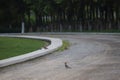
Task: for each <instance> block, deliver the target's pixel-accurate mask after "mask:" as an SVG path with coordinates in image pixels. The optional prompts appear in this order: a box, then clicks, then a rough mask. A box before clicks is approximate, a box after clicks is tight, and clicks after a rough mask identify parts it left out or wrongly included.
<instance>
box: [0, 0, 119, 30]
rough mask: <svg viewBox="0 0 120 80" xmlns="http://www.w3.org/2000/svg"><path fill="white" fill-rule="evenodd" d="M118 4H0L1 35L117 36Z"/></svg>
mask: <svg viewBox="0 0 120 80" xmlns="http://www.w3.org/2000/svg"><path fill="white" fill-rule="evenodd" d="M119 4H120V1H119V0H0V32H2V31H3V32H4V31H8V32H9V31H13V32H14V31H16V32H20V30H21V22H25V31H26V32H42V31H48V32H84V31H87V32H88V31H97V32H101V31H102V32H104V31H108V32H109V31H115V32H116V31H117V32H120V5H119Z"/></svg>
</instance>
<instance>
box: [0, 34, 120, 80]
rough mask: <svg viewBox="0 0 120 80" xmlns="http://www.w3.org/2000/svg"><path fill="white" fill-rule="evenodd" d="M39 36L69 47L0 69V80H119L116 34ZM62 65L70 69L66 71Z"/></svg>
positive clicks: (119, 50) (119, 47) (119, 39)
mask: <svg viewBox="0 0 120 80" xmlns="http://www.w3.org/2000/svg"><path fill="white" fill-rule="evenodd" d="M34 35H35V34H34ZM37 36H40V35H37ZM42 36H49V37H57V38H61V39H63V40H68V41H69V42H70V43H71V46H70V48H69V49H67V50H65V51H63V52H54V53H51V54H49V55H46V56H42V57H38V58H37V59H33V60H30V61H26V62H23V63H19V64H15V65H11V66H8V67H5V68H0V80H120V35H112V34H111V35H107V34H106V35H95V34H88V35H87V34H79V35H42ZM64 62H67V64H68V65H69V66H70V67H71V69H66V68H65V65H64Z"/></svg>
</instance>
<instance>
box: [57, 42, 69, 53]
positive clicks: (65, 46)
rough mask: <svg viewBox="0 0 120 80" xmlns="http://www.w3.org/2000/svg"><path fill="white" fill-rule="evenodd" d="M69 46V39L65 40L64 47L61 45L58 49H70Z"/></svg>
mask: <svg viewBox="0 0 120 80" xmlns="http://www.w3.org/2000/svg"><path fill="white" fill-rule="evenodd" d="M69 47H70V43H69V41H67V40H64V41H63V45H62V47H60V48H59V49H58V51H64V50H66V49H68V48H69Z"/></svg>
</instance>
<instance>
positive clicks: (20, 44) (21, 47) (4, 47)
mask: <svg viewBox="0 0 120 80" xmlns="http://www.w3.org/2000/svg"><path fill="white" fill-rule="evenodd" d="M47 44H48V42H46V41H42V40H35V39H23V38H9V37H0V60H2V59H6V58H10V57H14V56H18V55H22V54H25V53H28V52H32V51H35V50H38V49H41V48H42V47H43V46H45V45H47Z"/></svg>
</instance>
